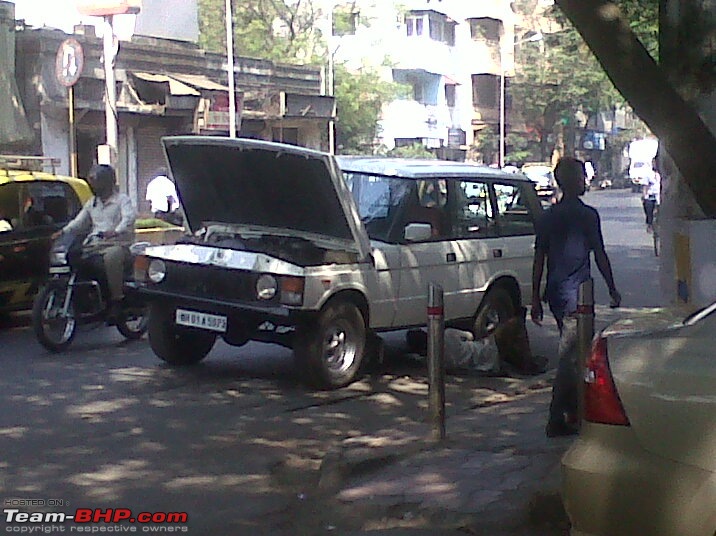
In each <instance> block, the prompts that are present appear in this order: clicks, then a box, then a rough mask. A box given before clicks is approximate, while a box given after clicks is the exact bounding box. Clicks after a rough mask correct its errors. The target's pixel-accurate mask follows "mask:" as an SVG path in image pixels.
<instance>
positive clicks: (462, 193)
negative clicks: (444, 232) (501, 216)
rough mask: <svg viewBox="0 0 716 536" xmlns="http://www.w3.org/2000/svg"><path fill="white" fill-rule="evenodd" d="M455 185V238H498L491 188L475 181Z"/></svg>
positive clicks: (458, 182) (459, 182)
mask: <svg viewBox="0 0 716 536" xmlns="http://www.w3.org/2000/svg"><path fill="white" fill-rule="evenodd" d="M455 185H456V186H457V188H456V189H455V190H456V194H455V197H456V200H455V210H456V213H455V228H454V229H453V235H454V236H455V238H485V237H494V236H497V229H496V226H495V214H494V211H493V207H492V202H491V201H490V188H489V186H488V185H487V184H486V183H484V182H474V181H455Z"/></svg>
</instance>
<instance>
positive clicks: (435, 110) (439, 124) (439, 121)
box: [382, 100, 452, 142]
mask: <svg viewBox="0 0 716 536" xmlns="http://www.w3.org/2000/svg"><path fill="white" fill-rule="evenodd" d="M451 126H452V125H451V124H450V108H448V107H447V106H433V105H427V104H421V103H419V102H417V101H414V100H397V101H393V102H391V103H390V104H388V105H387V106H386V107H385V108H384V113H383V120H382V127H383V132H382V137H383V138H384V139H386V140H394V139H396V138H424V139H432V140H444V141H445V142H447V135H448V129H449V128H450V127H451Z"/></svg>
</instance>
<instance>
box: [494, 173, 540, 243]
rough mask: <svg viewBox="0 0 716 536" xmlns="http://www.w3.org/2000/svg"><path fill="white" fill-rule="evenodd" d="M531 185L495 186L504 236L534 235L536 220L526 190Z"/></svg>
mask: <svg viewBox="0 0 716 536" xmlns="http://www.w3.org/2000/svg"><path fill="white" fill-rule="evenodd" d="M528 186H529V185H519V184H495V198H496V200H497V211H498V213H499V218H500V234H501V235H502V236H520V235H530V234H534V232H535V228H534V219H533V217H532V213H531V211H530V207H529V206H528V201H527V199H526V196H525V193H524V192H523V189H524V188H527V187H528Z"/></svg>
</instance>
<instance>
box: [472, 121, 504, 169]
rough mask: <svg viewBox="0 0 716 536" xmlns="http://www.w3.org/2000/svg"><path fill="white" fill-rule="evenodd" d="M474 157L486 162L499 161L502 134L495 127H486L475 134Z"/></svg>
mask: <svg viewBox="0 0 716 536" xmlns="http://www.w3.org/2000/svg"><path fill="white" fill-rule="evenodd" d="M473 151H474V152H475V153H477V154H474V155H473V157H474V158H475V159H476V160H478V161H480V160H481V161H483V162H485V163H486V164H491V163H492V162H497V160H498V153H499V152H500V135H499V133H498V132H497V131H496V129H494V128H493V127H490V126H488V127H485V128H483V129H482V130H480V132H478V133H477V135H476V136H475V141H474V146H473Z"/></svg>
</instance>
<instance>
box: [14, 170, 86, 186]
mask: <svg viewBox="0 0 716 536" xmlns="http://www.w3.org/2000/svg"><path fill="white" fill-rule="evenodd" d="M35 181H60V182H66V183H67V184H70V185H71V186H75V185H84V184H86V182H85V181H84V180H83V179H77V178H74V177H65V176H63V175H53V174H52V173H47V172H44V171H28V170H20V169H0V185H3V184H9V183H12V182H35Z"/></svg>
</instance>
